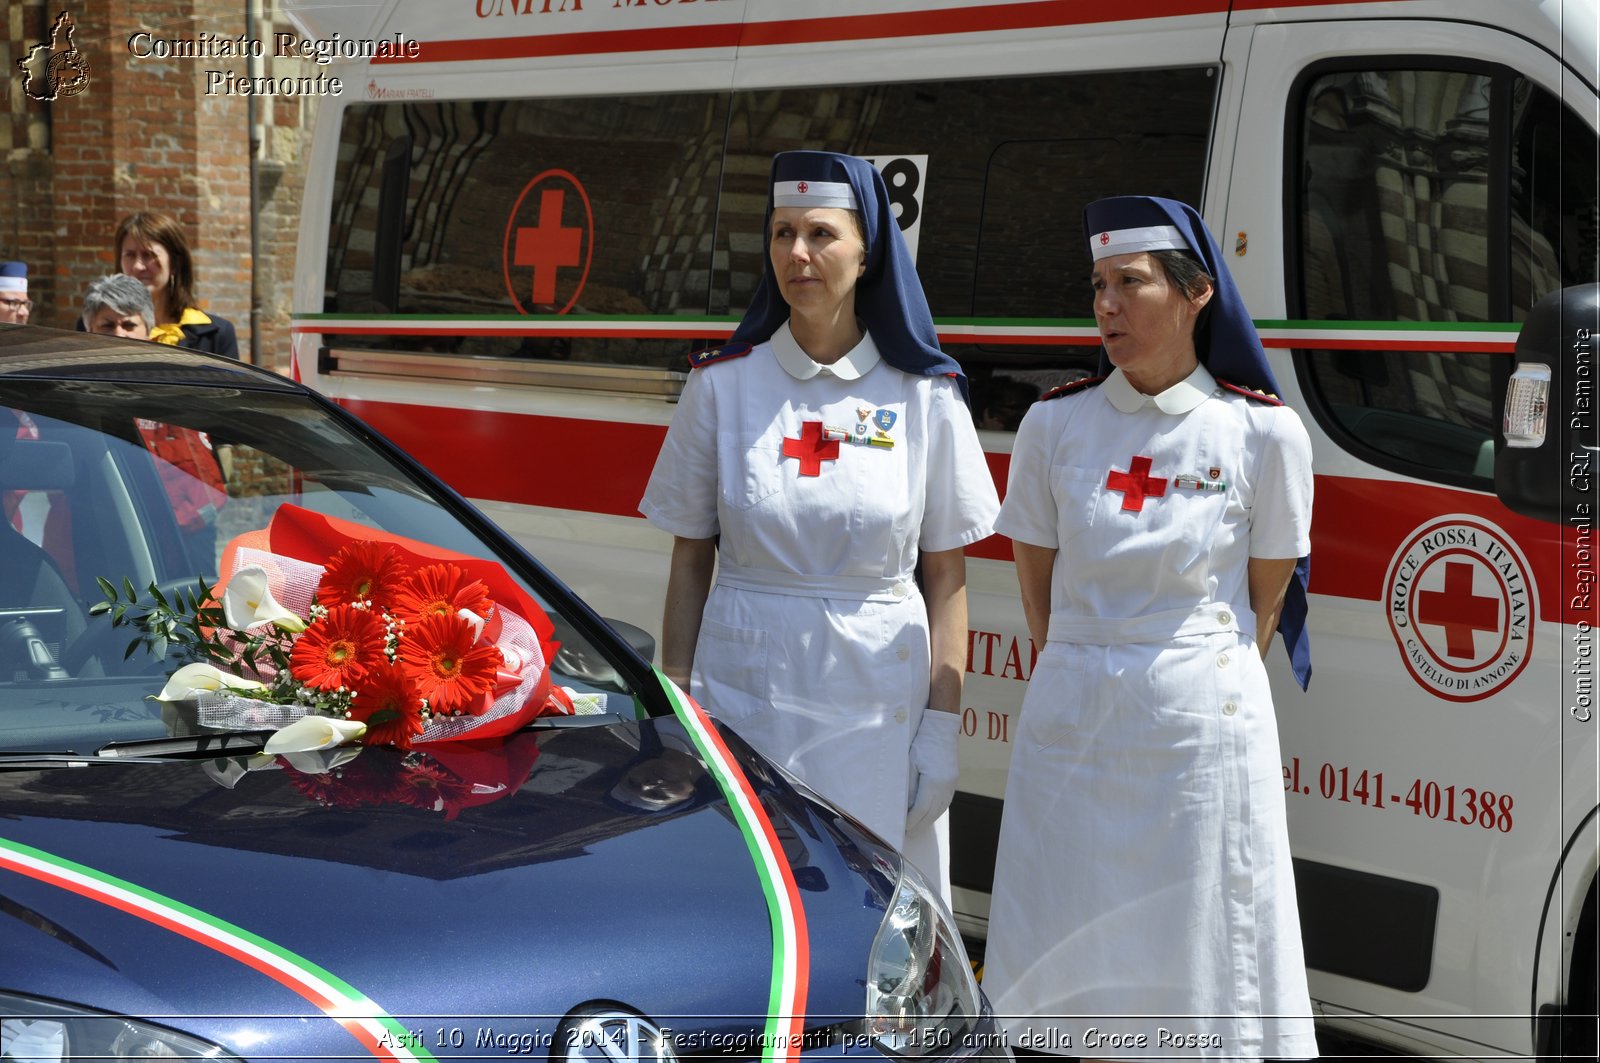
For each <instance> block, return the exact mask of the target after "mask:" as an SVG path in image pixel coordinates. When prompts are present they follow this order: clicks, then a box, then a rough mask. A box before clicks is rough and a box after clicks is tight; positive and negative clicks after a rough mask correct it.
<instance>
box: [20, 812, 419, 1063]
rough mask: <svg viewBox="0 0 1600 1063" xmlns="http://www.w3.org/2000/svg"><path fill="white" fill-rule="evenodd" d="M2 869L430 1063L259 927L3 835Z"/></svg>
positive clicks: (398, 1055)
mask: <svg viewBox="0 0 1600 1063" xmlns="http://www.w3.org/2000/svg"><path fill="white" fill-rule="evenodd" d="M0 870H6V871H15V872H16V873H17V874H19V875H26V876H27V877H28V878H32V879H37V880H38V881H40V882H43V883H46V884H48V885H51V886H58V887H60V888H61V889H64V890H67V891H68V892H70V893H75V894H77V895H78V896H80V897H86V898H88V899H89V900H92V901H99V902H100V903H101V904H104V905H107V906H109V907H112V908H115V909H117V910H119V911H122V912H126V913H127V914H128V915H131V916H134V917H135V918H138V919H143V920H145V921H146V922H149V923H153V924H155V925H156V926H159V927H162V928H163V929H166V930H170V931H172V932H173V933H174V934H178V935H181V936H182V937H186V938H188V939H189V940H191V941H194V942H196V943H198V944H200V945H204V946H205V947H207V948H210V949H214V950H216V951H217V952H219V953H221V954H222V955H224V956H227V957H229V958H230V959H234V960H237V961H239V962H240V963H242V964H244V965H245V966H247V967H253V968H254V969H255V970H257V971H259V972H261V973H262V974H264V975H266V976H267V977H268V978H271V979H273V980H274V981H277V982H280V983H282V984H283V985H285V986H287V987H288V988H289V989H291V990H293V991H294V992H296V993H298V994H299V995H300V996H302V997H304V998H305V999H306V1000H308V1001H310V1002H311V1003H312V1004H313V1005H315V1006H316V1007H317V1008H318V1009H319V1010H321V1011H322V1012H323V1013H324V1014H326V1015H327V1016H328V1017H329V1018H331V1019H332V1020H333V1021H335V1022H337V1023H338V1024H339V1025H341V1026H343V1027H344V1028H345V1029H346V1030H347V1031H349V1033H350V1035H351V1036H352V1037H354V1038H355V1039H356V1040H357V1041H359V1042H361V1045H362V1047H364V1048H366V1050H367V1051H369V1052H371V1053H372V1055H373V1058H375V1059H391V1060H399V1061H403V1063H427V1061H431V1060H433V1059H434V1057H433V1056H432V1055H431V1054H429V1052H428V1050H427V1049H425V1048H423V1047H422V1045H421V1044H420V1043H419V1042H420V1040H421V1038H419V1037H417V1036H416V1034H415V1033H413V1032H411V1031H408V1030H407V1029H406V1028H405V1027H404V1026H402V1025H401V1024H400V1023H399V1022H398V1021H396V1020H395V1019H394V1018H393V1017H392V1016H390V1015H389V1014H388V1013H387V1012H385V1011H383V1009H381V1008H379V1007H378V1005H377V1004H375V1003H373V1002H372V1000H371V999H370V998H368V997H367V996H366V995H365V994H364V993H361V992H359V991H358V990H356V989H355V988H353V987H352V986H351V985H350V984H349V983H347V982H345V981H343V980H342V979H340V978H339V977H337V976H336V975H333V974H331V973H329V972H328V971H326V970H324V969H323V968H321V967H319V966H317V965H316V964H315V963H312V962H311V961H310V960H308V959H306V958H305V957H303V956H299V955H297V954H295V953H293V952H290V951H289V950H288V949H286V948H283V947H282V946H281V945H277V944H274V943H273V942H271V941H268V940H267V939H266V938H264V937H261V936H260V935H259V934H253V933H251V932H250V931H248V930H245V929H244V928H243V927H240V926H236V925H234V924H233V923H230V922H228V921H227V920H225V919H219V918H217V917H216V916H214V915H211V914H209V913H207V912H202V911H201V910H200V909H198V908H195V907H193V906H191V905H187V904H184V903H183V902H182V901H176V900H173V899H172V898H171V897H164V896H162V895H161V894H159V893H156V892H154V891H152V890H147V889H145V888H144V887H142V886H138V885H135V884H134V883H132V882H129V881H127V880H126V879H120V878H117V877H116V876H114V875H108V874H106V873H105V872H103V871H96V870H95V869H94V868H91V867H86V866H84V865H83V864H79V863H75V862H74V861H71V860H68V859H66V858H65V857H61V856H56V855H55V854H53V853H48V852H45V851H44V850H43V849H36V848H34V847H33V846H31V845H24V844H22V843H21V842H15V841H11V840H10V839H7V838H0Z"/></svg>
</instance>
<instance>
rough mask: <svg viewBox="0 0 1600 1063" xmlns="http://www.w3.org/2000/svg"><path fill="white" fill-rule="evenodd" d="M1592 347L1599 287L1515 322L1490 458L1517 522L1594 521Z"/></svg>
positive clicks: (1559, 297) (1545, 304) (1596, 459)
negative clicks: (1512, 362) (1518, 326)
mask: <svg viewBox="0 0 1600 1063" xmlns="http://www.w3.org/2000/svg"><path fill="white" fill-rule="evenodd" d="M1597 346H1600V284H1579V285H1575V286H1573V287H1571V288H1565V289H1562V290H1561V291H1559V292H1552V293H1550V294H1549V295H1547V296H1545V297H1544V298H1543V299H1540V300H1539V301H1538V302H1537V303H1535V304H1534V306H1533V309H1532V310H1531V311H1529V313H1528V320H1527V321H1525V322H1523V325H1522V331H1521V333H1519V334H1518V336H1517V352H1516V359H1517V361H1516V366H1515V367H1514V369H1513V371H1512V374H1511V380H1510V382H1509V383H1508V384H1507V385H1506V405H1505V420H1504V423H1503V425H1502V434H1501V438H1500V439H1499V440H1497V441H1496V446H1495V455H1494V491H1495V494H1497V495H1498V496H1500V501H1502V502H1504V503H1505V504H1506V506H1507V507H1508V508H1510V509H1512V510H1514V511H1516V512H1518V513H1521V514H1522V515H1523V516H1527V517H1535V518H1537V519H1539V520H1547V521H1553V522H1556V523H1565V522H1569V521H1581V522H1589V521H1592V520H1593V519H1594V518H1595V515H1596V513H1595V510H1596V501H1597V498H1596V490H1595V489H1596V485H1597V483H1600V447H1597V445H1596V444H1597V443H1600V436H1597V435H1596V431H1595V425H1596V420H1597V419H1596V416H1595V412H1596V411H1595V400H1596V389H1595V385H1596V381H1597V378H1600V363H1597V359H1600V350H1597Z"/></svg>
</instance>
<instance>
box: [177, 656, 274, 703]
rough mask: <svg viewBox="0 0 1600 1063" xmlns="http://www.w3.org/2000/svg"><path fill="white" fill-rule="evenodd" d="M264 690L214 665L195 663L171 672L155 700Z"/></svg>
mask: <svg viewBox="0 0 1600 1063" xmlns="http://www.w3.org/2000/svg"><path fill="white" fill-rule="evenodd" d="M265 689H267V685H266V684H265V683H258V682H257V681H256V680H254V679H244V678H241V677H240V676H236V675H229V674H228V673H227V672H224V671H223V670H222V669H220V668H217V667H216V666H214V665H210V664H205V663H202V662H198V661H197V662H195V663H194V664H186V665H184V666H183V667H182V668H179V669H178V670H177V671H176V672H173V673H172V678H171V679H168V680H167V685H166V686H164V687H162V688H161V693H159V694H157V695H156V700H157V701H184V700H186V699H188V698H192V697H196V696H197V695H200V694H207V693H213V692H215V691H218V690H238V691H242V692H249V691H252V690H265Z"/></svg>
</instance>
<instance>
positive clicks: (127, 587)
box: [122, 576, 139, 605]
mask: <svg viewBox="0 0 1600 1063" xmlns="http://www.w3.org/2000/svg"><path fill="white" fill-rule="evenodd" d="M122 592H123V593H124V594H126V595H127V596H128V603H129V604H130V605H131V604H133V603H135V602H137V601H138V600H139V592H138V591H136V590H134V589H133V580H131V579H129V578H128V577H127V576H123V577H122Z"/></svg>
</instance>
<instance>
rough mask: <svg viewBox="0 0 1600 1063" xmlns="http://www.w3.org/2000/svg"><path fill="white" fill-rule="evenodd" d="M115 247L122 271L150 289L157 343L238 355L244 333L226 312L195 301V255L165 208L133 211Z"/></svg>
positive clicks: (124, 221)
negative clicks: (238, 331)
mask: <svg viewBox="0 0 1600 1063" xmlns="http://www.w3.org/2000/svg"><path fill="white" fill-rule="evenodd" d="M114 251H115V253H116V256H117V262H118V263H119V264H120V266H121V268H122V272H124V273H126V274H128V275H130V276H132V277H135V278H137V279H138V281H139V282H140V283H141V284H143V285H144V286H145V289H146V290H147V291H148V292H149V293H150V302H151V304H152V305H153V306H154V307H155V311H156V322H155V327H154V328H152V329H151V330H150V338H151V339H152V340H154V341H156V342H157V343H165V344H168V345H171V346H178V347H187V348H189V349H190V350H195V351H207V352H210V353H211V354H221V355H225V356H227V357H229V358H237V357H239V339H238V336H237V335H236V334H235V332H234V328H233V323H232V322H230V321H229V320H228V319H227V318H223V317H218V316H217V315H215V314H207V313H206V312H204V311H203V310H201V309H199V308H198V307H197V306H196V305H195V295H194V259H193V257H192V256H191V255H190V253H189V241H188V240H187V239H186V238H185V237H184V235H183V230H182V229H180V228H179V227H178V223H177V222H176V221H174V220H173V219H172V218H170V217H168V216H167V215H165V214H159V213H156V212H154V211H145V212H141V213H138V214H130V215H129V216H128V217H126V218H124V219H122V224H120V225H118V226H117V235H116V244H115V247H114Z"/></svg>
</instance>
